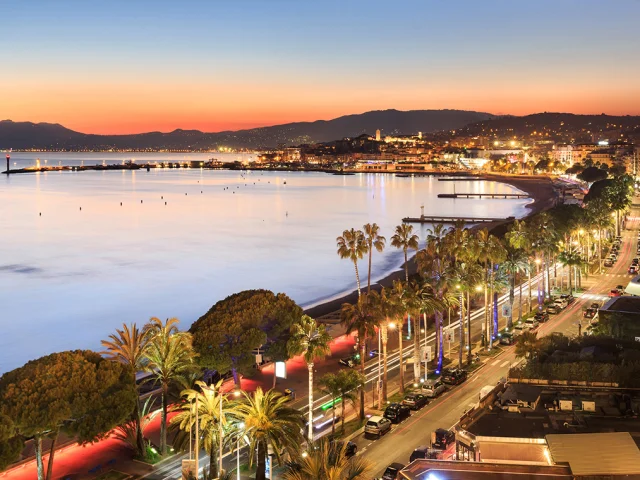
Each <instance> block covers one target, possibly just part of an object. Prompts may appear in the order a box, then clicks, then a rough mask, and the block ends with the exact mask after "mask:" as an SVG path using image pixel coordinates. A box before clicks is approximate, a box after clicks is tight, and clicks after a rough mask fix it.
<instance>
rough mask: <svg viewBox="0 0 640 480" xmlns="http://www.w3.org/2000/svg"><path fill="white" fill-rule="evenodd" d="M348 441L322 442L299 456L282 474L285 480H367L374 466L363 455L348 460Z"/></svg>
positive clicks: (323, 440)
mask: <svg viewBox="0 0 640 480" xmlns="http://www.w3.org/2000/svg"><path fill="white" fill-rule="evenodd" d="M346 449H347V442H330V441H328V440H327V439H322V440H320V441H319V442H316V444H314V445H311V446H310V448H309V449H308V450H307V451H306V452H305V455H299V456H298V457H297V458H296V459H295V461H294V462H293V463H292V464H290V465H289V466H288V467H287V469H286V470H285V472H284V474H283V478H284V480H365V479H369V478H371V476H372V467H373V465H372V464H371V462H370V461H369V460H366V459H365V458H364V457H363V456H362V455H357V456H355V457H351V458H348V457H347V451H346Z"/></svg>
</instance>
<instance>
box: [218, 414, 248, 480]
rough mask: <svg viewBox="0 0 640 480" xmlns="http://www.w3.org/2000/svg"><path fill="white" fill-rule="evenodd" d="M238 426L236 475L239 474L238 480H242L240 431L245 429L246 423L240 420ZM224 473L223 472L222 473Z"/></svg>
mask: <svg viewBox="0 0 640 480" xmlns="http://www.w3.org/2000/svg"><path fill="white" fill-rule="evenodd" d="M236 428H237V429H238V439H237V444H236V475H237V477H236V478H237V480H240V437H241V434H240V432H242V431H243V430H244V423H243V422H240V423H239V424H238V425H237V426H236ZM220 474H221V475H222V473H220Z"/></svg>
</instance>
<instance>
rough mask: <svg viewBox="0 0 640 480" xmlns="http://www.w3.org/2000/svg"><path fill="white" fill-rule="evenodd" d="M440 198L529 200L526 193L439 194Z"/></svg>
mask: <svg viewBox="0 0 640 480" xmlns="http://www.w3.org/2000/svg"><path fill="white" fill-rule="evenodd" d="M438 198H500V199H508V198H529V195H528V194H526V193H439V194H438Z"/></svg>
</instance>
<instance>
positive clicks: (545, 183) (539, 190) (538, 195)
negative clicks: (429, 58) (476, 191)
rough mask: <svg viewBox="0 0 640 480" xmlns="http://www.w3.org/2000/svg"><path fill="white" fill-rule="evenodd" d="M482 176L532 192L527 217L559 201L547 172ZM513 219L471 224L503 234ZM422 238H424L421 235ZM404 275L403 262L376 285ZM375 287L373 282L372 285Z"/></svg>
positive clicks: (323, 310)
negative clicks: (526, 174) (537, 174)
mask: <svg viewBox="0 0 640 480" xmlns="http://www.w3.org/2000/svg"><path fill="white" fill-rule="evenodd" d="M482 177H483V178H486V179H487V180H492V181H495V182H501V183H506V184H508V185H511V186H513V187H515V188H517V189H519V190H522V191H523V192H525V193H527V194H529V196H530V197H531V199H532V200H533V201H532V202H531V203H529V204H528V205H527V209H528V210H529V212H528V213H527V215H525V216H524V217H523V218H527V217H529V216H531V215H534V214H536V213H538V212H541V211H543V210H548V209H549V208H551V207H553V206H554V204H555V201H556V197H555V193H554V188H553V181H552V180H551V179H550V178H549V177H546V176H527V177H523V176H512V175H491V174H483V175H482ZM510 224H511V222H496V223H491V224H487V223H484V224H482V225H476V226H474V227H472V229H479V228H487V229H489V231H490V232H491V233H493V234H494V235H496V236H498V237H502V236H503V235H504V234H505V233H506V231H507V229H508V228H509V225H510ZM421 240H423V239H421ZM414 258H415V255H414V256H412V257H411V258H410V259H409V274H411V275H413V274H415V273H416V268H417V267H416V263H415V261H414ZM403 278H404V265H403V266H402V267H401V268H400V269H398V270H397V271H395V272H393V273H391V274H389V275H387V276H386V277H384V278H382V279H381V280H379V281H377V282H375V288H377V289H379V288H380V286H383V287H390V286H391V285H392V284H393V282H394V281H395V280H401V279H403ZM361 281H362V287H361V288H362V290H363V291H364V290H365V289H366V277H362V278H361ZM371 288H372V289H374V285H373V284H372V286H371ZM357 299H358V292H357V290H353V291H352V292H350V293H347V294H345V295H342V296H340V297H338V298H334V299H332V300H328V301H326V302H323V303H321V304H319V305H315V306H313V307H310V308H308V309H306V310H305V313H306V314H307V315H310V316H312V317H314V318H319V317H322V316H324V315H328V314H330V313H334V312H337V311H339V310H340V308H341V306H342V304H343V303H354V302H356V301H357Z"/></svg>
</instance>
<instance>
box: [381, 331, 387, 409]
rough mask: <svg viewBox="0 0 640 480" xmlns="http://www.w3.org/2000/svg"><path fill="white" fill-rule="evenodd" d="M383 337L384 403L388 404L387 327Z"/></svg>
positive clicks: (382, 334) (382, 332)
mask: <svg viewBox="0 0 640 480" xmlns="http://www.w3.org/2000/svg"><path fill="white" fill-rule="evenodd" d="M380 335H381V336H382V403H386V402H387V340H388V338H387V326H386V325H385V326H384V327H382V329H381V331H380Z"/></svg>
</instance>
